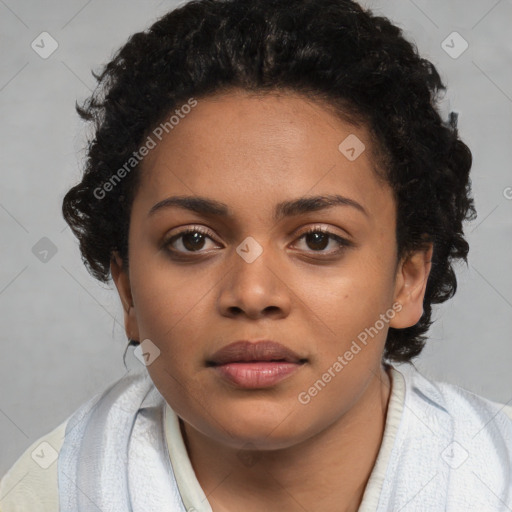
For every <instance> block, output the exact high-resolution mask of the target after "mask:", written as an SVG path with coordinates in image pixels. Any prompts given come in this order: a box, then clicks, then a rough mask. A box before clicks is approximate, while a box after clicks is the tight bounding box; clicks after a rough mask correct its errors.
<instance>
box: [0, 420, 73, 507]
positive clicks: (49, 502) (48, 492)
mask: <svg viewBox="0 0 512 512" xmlns="http://www.w3.org/2000/svg"><path fill="white" fill-rule="evenodd" d="M67 421H68V420H66V421H64V422H62V423H61V424H60V425H59V426H58V427H56V428H55V429H54V430H52V431H51V432H49V433H48V434H46V435H44V436H42V437H40V438H39V439H38V440H37V441H35V442H34V443H32V444H31V445H30V446H29V447H28V448H27V450H25V452H24V453H23V454H22V455H21V456H20V457H19V459H18V460H17V461H16V462H15V463H14V465H13V466H12V467H11V469H9V471H8V472H7V473H6V474H5V475H4V476H3V478H2V479H1V480H0V512H26V511H28V510H30V511H31V512H58V510H59V497H58V473H57V458H58V455H59V451H60V449H61V447H62V444H63V442H64V437H65V432H66V424H67Z"/></svg>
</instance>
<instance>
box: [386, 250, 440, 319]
mask: <svg viewBox="0 0 512 512" xmlns="http://www.w3.org/2000/svg"><path fill="white" fill-rule="evenodd" d="M433 249H434V247H433V244H432V243H429V244H427V245H426V246H425V247H424V248H422V249H418V250H416V251H414V252H412V253H410V254H408V255H407V256H406V257H405V258H404V259H403V260H402V261H401V262H400V264H399V267H398V270H397V275H396V280H395V299H394V303H399V304H401V306H402V308H401V309H400V310H399V311H397V314H396V315H395V316H394V317H393V319H392V320H391V321H390V322H389V325H390V327H394V328H396V329H404V328H405V327H412V326H413V325H415V324H416V323H418V321H419V320H420V318H421V316H422V315H423V298H424V297H425V290H426V288H427V280H428V276H429V274H430V269H431V267H432V253H433Z"/></svg>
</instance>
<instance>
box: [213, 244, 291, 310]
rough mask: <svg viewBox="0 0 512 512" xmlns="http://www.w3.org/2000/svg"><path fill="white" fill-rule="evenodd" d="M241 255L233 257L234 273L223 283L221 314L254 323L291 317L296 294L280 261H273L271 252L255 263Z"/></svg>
mask: <svg viewBox="0 0 512 512" xmlns="http://www.w3.org/2000/svg"><path fill="white" fill-rule="evenodd" d="M242 248H243V246H242ZM241 254H242V256H240V254H239V253H238V252H234V253H233V260H232V262H230V264H231V263H232V266H231V269H230V270H229V272H228V273H227V275H226V276H225V278H224V279H223V280H222V282H221V286H220V290H219V296H218V301H217V303H218V308H219V312H220V314H221V315H223V316H229V317H235V316H244V315H245V316H246V317H248V318H251V319H260V318H264V317H267V316H270V317H272V318H282V317H285V316H287V315H288V314H289V310H290V305H291V296H290V294H292V291H291V289H290V288H289V285H288V284H287V283H286V272H285V271H284V270H283V269H282V268H279V266H278V265H279V263H278V262H277V258H272V257H271V256H272V255H271V250H270V249H269V248H267V249H264V250H263V251H262V252H261V254H259V256H257V257H256V258H255V259H252V258H245V257H244V256H243V252H241Z"/></svg>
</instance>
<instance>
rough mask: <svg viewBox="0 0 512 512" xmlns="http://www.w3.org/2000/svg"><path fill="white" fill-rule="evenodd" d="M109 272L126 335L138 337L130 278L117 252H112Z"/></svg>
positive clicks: (131, 337) (132, 337) (133, 337)
mask: <svg viewBox="0 0 512 512" xmlns="http://www.w3.org/2000/svg"><path fill="white" fill-rule="evenodd" d="M110 273H111V274H112V279H113V280H114V283H115V285H116V288H117V292H118V293H119V298H120V299H121V303H122V305H123V309H124V326H125V331H126V336H127V337H128V338H130V339H134V340H138V339H139V329H138V326H137V317H136V316H135V307H134V303H133V297H132V291H131V285H130V278H129V276H128V272H126V270H125V269H124V266H123V262H122V259H121V257H120V256H119V254H118V252H117V251H115V252H113V253H112V257H111V259H110Z"/></svg>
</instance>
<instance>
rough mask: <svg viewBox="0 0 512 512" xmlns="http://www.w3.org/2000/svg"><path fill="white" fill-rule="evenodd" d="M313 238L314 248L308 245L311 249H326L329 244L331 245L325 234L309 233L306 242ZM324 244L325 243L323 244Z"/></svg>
mask: <svg viewBox="0 0 512 512" xmlns="http://www.w3.org/2000/svg"><path fill="white" fill-rule="evenodd" d="M311 238H313V246H314V247H311V245H310V244H309V243H308V245H309V246H310V248H311V249H325V248H326V247H327V244H328V243H329V237H328V236H327V235H326V234H325V233H318V232H314V233H308V234H307V238H306V240H307V241H309V240H310V239H311ZM319 238H320V242H318V239H319ZM322 242H323V243H322ZM318 244H319V246H318ZM315 245H316V247H315Z"/></svg>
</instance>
